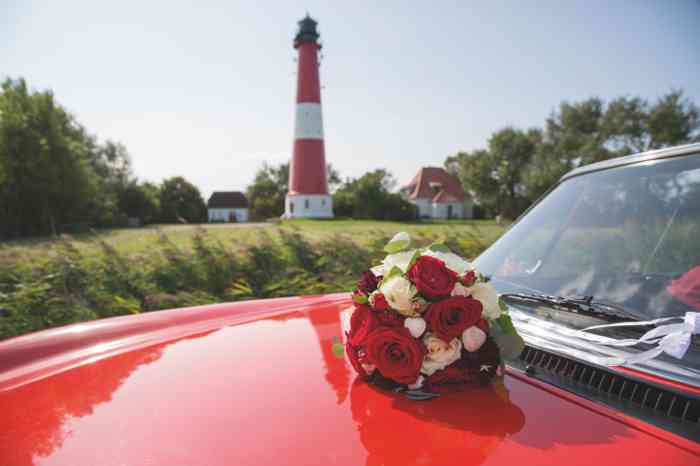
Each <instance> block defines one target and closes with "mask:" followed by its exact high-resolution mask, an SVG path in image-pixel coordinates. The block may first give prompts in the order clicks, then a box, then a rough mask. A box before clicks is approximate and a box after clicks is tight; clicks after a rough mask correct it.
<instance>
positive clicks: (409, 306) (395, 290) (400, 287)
mask: <svg viewBox="0 0 700 466" xmlns="http://www.w3.org/2000/svg"><path fill="white" fill-rule="evenodd" d="M379 291H381V292H382V293H383V294H384V297H385V298H386V300H387V302H388V303H389V306H391V308H392V309H394V310H395V311H396V312H398V313H399V314H402V315H405V316H409V317H413V316H415V315H416V312H415V311H414V308H413V298H414V297H415V296H416V289H415V287H414V286H413V284H412V283H411V282H410V281H408V280H406V279H405V278H404V277H402V276H399V275H396V276H394V277H391V278H389V279H388V280H386V281H383V282H382V284H381V286H380V287H379Z"/></svg>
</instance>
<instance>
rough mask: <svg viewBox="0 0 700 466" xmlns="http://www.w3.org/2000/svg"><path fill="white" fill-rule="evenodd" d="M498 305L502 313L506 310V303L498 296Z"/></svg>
mask: <svg viewBox="0 0 700 466" xmlns="http://www.w3.org/2000/svg"><path fill="white" fill-rule="evenodd" d="M498 307H500V308H501V311H503V312H504V313H507V312H508V305H507V304H506V302H505V301H503V300H502V299H501V298H500V297H499V298H498Z"/></svg>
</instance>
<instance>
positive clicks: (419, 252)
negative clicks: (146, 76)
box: [406, 249, 423, 270]
mask: <svg viewBox="0 0 700 466" xmlns="http://www.w3.org/2000/svg"><path fill="white" fill-rule="evenodd" d="M422 254H423V250H422V249H418V250H416V252H415V253H413V257H411V260H410V261H409V262H408V267H407V268H406V270H411V267H413V264H415V263H416V261H418V258H419V257H420V256H421V255H422Z"/></svg>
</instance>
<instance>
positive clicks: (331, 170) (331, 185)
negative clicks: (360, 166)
mask: <svg viewBox="0 0 700 466" xmlns="http://www.w3.org/2000/svg"><path fill="white" fill-rule="evenodd" d="M342 183H343V180H342V179H341V178H340V173H339V172H338V170H336V169H335V167H334V166H333V165H331V164H330V163H329V164H326V184H328V192H331V193H332V192H334V191H335V190H336V188H337V187H338V186H340V185H341V184H342Z"/></svg>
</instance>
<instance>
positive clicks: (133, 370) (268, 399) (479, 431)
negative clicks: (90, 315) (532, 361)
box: [0, 294, 700, 466]
mask: <svg viewBox="0 0 700 466" xmlns="http://www.w3.org/2000/svg"><path fill="white" fill-rule="evenodd" d="M350 305H351V300H350V297H349V296H348V295H346V294H342V295H329V296H321V297H308V298H285V299H279V300H267V301H257V302H256V301H253V302H246V303H238V304H228V305H218V306H205V307H201V308H193V309H185V310H176V311H162V312H159V313H153V314H148V315H142V316H134V317H122V318H116V319H110V320H106V321H101V322H98V323H94V324H82V325H79V326H72V327H65V328H63V329H57V330H50V331H47V332H41V333H38V334H34V335H29V336H26V337H20V338H16V339H13V340H9V341H7V342H4V343H0V370H2V371H3V372H2V376H0V406H2V410H1V411H0V464H2V465H4V466H19V465H22V466H29V465H33V464H36V465H40V464H41V465H70V466H75V465H105V466H111V465H115V466H116V465H154V466H158V465H169V466H170V465H200V464H201V465H212V466H218V465H234V464H235V465H246V464H256V465H262V464H274V465H286V464H296V465H298V464H304V465H314V464H318V465H324V466H328V465H334V464H339V465H358V464H367V465H380V464H389V465H392V464H396V465H402V466H405V465H410V464H423V465H449V464H459V465H461V466H465V465H477V464H484V465H511V464H518V465H525V466H528V465H543V464H557V465H563V464H567V465H569V464H586V465H588V464H591V463H593V462H595V463H596V464H597V465H600V466H603V465H607V464H610V465H613V464H615V465H619V464H620V463H621V461H622V462H624V463H635V464H645V463H649V462H650V461H652V459H653V462H654V464H696V463H697V462H698V461H700V447H698V445H697V444H695V443H692V442H689V441H687V440H684V439H681V438H679V437H676V436H673V435H672V434H667V433H665V432H663V431H660V430H659V429H656V428H654V427H651V426H646V425H643V424H640V423H638V422H637V423H635V422H634V421H630V420H627V419H626V418H625V417H624V416H622V415H618V414H616V413H614V412H611V411H608V410H606V409H605V408H602V407H601V408H599V407H596V406H595V405H593V404H592V403H590V402H587V401H585V400H583V399H579V398H576V397H574V396H572V395H566V394H565V393H563V392H559V391H558V390H556V389H554V388H552V387H547V386H544V385H542V384H539V383H538V382H536V381H530V380H527V379H526V378H523V377H522V376H521V375H519V374H517V373H514V372H511V373H509V375H507V376H506V377H505V378H504V380H502V381H499V382H498V383H496V384H494V385H493V386H491V387H487V388H469V389H466V390H465V391H462V392H459V393H455V394H450V395H444V396H442V397H440V398H438V399H434V400H431V401H428V402H417V401H410V400H408V399H405V398H403V397H402V396H400V395H396V394H392V393H387V392H381V391H379V390H377V389H375V388H374V387H371V386H368V385H367V384H365V383H362V382H359V381H357V380H356V376H355V374H354V372H353V371H352V368H351V367H350V365H349V363H348V362H347V361H346V360H345V359H344V358H343V357H342V356H340V355H338V354H336V353H335V352H334V351H333V343H334V341H338V339H340V338H341V336H342V335H341V332H342V331H341V323H340V317H339V314H340V312H341V311H343V310H344V309H346V308H348V306H350ZM39 349H40V351H39ZM27 355H30V356H31V357H29V356H27ZM623 455H624V456H623Z"/></svg>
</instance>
